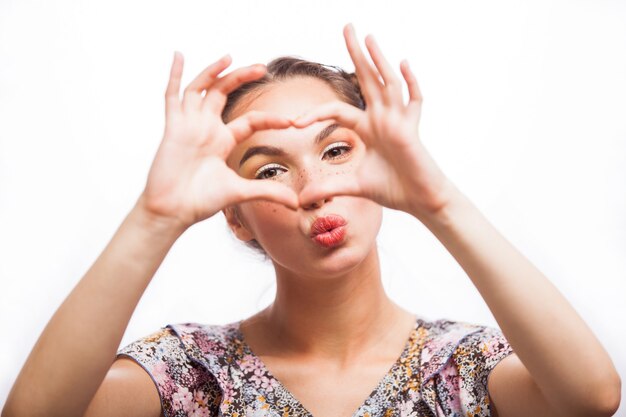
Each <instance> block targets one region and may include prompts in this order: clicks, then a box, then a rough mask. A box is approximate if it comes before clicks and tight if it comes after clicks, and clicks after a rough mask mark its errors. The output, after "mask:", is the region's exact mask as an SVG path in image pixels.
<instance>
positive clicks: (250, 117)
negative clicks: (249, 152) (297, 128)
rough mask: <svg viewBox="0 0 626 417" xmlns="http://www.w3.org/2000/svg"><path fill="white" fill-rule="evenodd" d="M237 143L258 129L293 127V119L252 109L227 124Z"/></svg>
mask: <svg viewBox="0 0 626 417" xmlns="http://www.w3.org/2000/svg"><path fill="white" fill-rule="evenodd" d="M226 126H227V127H228V128H229V129H230V131H231V132H232V134H233V138H235V141H236V142H237V143H240V142H242V141H244V140H245V139H247V138H249V137H250V136H251V135H252V134H253V133H254V132H256V131H258V130H269V129H285V128H288V127H291V119H289V118H287V117H283V116H279V115H276V114H271V113H266V112H262V111H256V110H254V111H250V112H247V113H245V114H243V115H241V116H239V117H237V118H236V119H234V120H231V121H230V122H228V124H227V125H226Z"/></svg>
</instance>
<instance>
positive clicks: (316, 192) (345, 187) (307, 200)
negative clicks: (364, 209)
mask: <svg viewBox="0 0 626 417" xmlns="http://www.w3.org/2000/svg"><path fill="white" fill-rule="evenodd" d="M335 195H352V196H357V197H366V198H367V196H366V195H365V192H364V190H363V188H362V187H361V186H360V184H359V181H358V178H357V176H356V175H353V174H349V175H345V176H342V178H341V181H338V180H337V179H336V178H332V179H327V180H323V181H316V182H311V183H310V184H309V185H307V186H306V187H304V188H303V189H302V190H301V191H300V193H299V194H298V199H299V201H300V205H301V206H306V205H308V204H311V203H312V202H314V201H318V200H321V199H322V198H327V197H332V196H335Z"/></svg>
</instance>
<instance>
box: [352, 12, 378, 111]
mask: <svg viewBox="0 0 626 417" xmlns="http://www.w3.org/2000/svg"><path fill="white" fill-rule="evenodd" d="M343 35H344V38H345V41H346V47H347V48H348V53H349V54H350V58H351V59H352V62H353V63H354V68H355V72H356V74H357V78H358V79H359V84H360V85H361V87H362V91H363V96H364V97H365V100H366V101H367V102H368V104H371V103H372V101H373V100H374V99H378V98H379V97H380V90H381V89H382V83H381V82H380V80H379V79H378V74H377V73H376V70H375V69H374V68H373V67H372V65H371V64H370V63H369V62H368V61H367V58H366V57H365V54H363V51H362V50H361V47H360V46H359V42H358V40H357V38H356V33H355V31H354V26H352V24H351V23H350V24H348V25H346V26H345V27H344V29H343Z"/></svg>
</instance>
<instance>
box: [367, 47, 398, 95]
mask: <svg viewBox="0 0 626 417" xmlns="http://www.w3.org/2000/svg"><path fill="white" fill-rule="evenodd" d="M365 46H366V47H367V50H368V51H369V53H370V56H371V57H372V61H373V62H374V65H376V68H377V69H378V72H380V75H381V76H382V77H383V81H384V82H385V87H388V88H390V89H391V90H392V93H393V94H396V95H398V94H399V95H400V98H402V95H401V93H402V90H401V84H400V82H399V81H400V80H399V79H398V77H396V74H395V73H394V72H393V69H392V68H391V65H389V62H388V61H387V59H386V58H385V56H384V55H383V53H382V51H381V50H380V47H379V46H378V43H377V42H376V40H375V39H374V36H373V35H367V36H366V37H365ZM396 98H397V96H396Z"/></svg>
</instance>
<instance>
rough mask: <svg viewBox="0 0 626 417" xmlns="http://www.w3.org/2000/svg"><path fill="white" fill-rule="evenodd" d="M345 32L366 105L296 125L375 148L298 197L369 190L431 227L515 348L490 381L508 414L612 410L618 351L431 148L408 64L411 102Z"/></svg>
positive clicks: (373, 46)
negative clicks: (343, 133) (318, 126)
mask: <svg viewBox="0 0 626 417" xmlns="http://www.w3.org/2000/svg"><path fill="white" fill-rule="evenodd" d="M344 37H345V40H346V46H347V49H348V52H349V53H350V57H351V59H352V61H353V62H354V66H355V71H356V74H357V78H358V80H359V85H360V86H361V90H362V91H363V96H364V97H365V101H366V102H367V103H368V104H367V107H366V109H365V110H362V109H359V108H357V107H355V106H352V105H350V104H348V103H346V102H342V101H336V102H331V103H325V104H323V105H320V106H319V107H318V108H316V109H313V110H311V111H309V112H307V113H306V114H303V115H300V116H299V117H297V118H296V119H295V120H294V122H293V123H294V125H295V126H296V127H299V128H302V127H305V126H308V125H310V124H311V123H314V122H316V121H319V120H328V119H333V120H336V121H337V122H338V123H340V124H341V125H342V126H345V127H348V128H350V129H353V130H354V132H355V133H356V134H357V135H358V136H359V138H360V139H361V140H362V141H363V143H364V144H365V145H366V148H367V152H366V155H365V157H364V158H363V159H362V160H361V163H360V165H359V166H358V167H357V168H356V169H355V170H354V172H348V173H347V174H345V176H344V178H343V181H331V180H330V179H329V180H327V181H321V182H319V183H311V184H309V185H307V187H305V188H304V189H303V190H301V191H300V194H299V198H300V204H301V205H303V206H304V205H306V204H310V202H313V201H317V200H319V199H321V198H325V197H328V196H333V195H354V196H359V197H365V198H369V199H371V200H373V201H376V202H378V203H379V204H381V205H383V206H385V207H389V208H391V209H395V210H402V211H405V212H407V213H409V214H411V215H413V216H414V217H416V218H417V219H418V220H420V221H421V222H422V223H424V225H425V226H426V227H428V228H429V229H430V231H431V232H432V233H433V234H434V235H435V236H436V237H437V238H438V239H439V241H440V242H441V243H443V245H444V246H445V247H446V249H448V251H449V252H450V253H451V254H452V256H453V257H454V258H455V259H456V260H457V261H458V262H459V264H460V265H461V267H462V268H463V269H464V270H465V271H466V272H467V274H468V275H469V277H470V279H471V280H472V282H473V283H474V285H475V286H476V288H477V289H478V291H479V292H480V294H481V295H482V296H483V298H484V299H485V302H486V303H487V306H488V307H489V308H490V310H491V311H492V313H493V314H494V316H495V318H496V321H497V322H498V324H499V325H500V327H501V330H502V333H503V334H504V335H505V336H506V338H507V340H508V341H509V343H510V345H511V346H512V348H513V350H514V351H515V354H512V355H510V357H507V358H505V359H503V360H502V361H501V363H498V365H496V368H494V370H493V375H492V376H493V378H491V379H490V381H489V382H490V383H491V385H490V387H491V388H492V391H493V392H492V394H493V400H494V403H496V404H497V408H498V412H499V414H500V416H501V417H502V416H505V417H508V416H514V415H521V416H526V415H532V416H536V415H544V416H553V415H554V414H556V413H557V412H558V413H562V414H563V415H567V416H605V415H610V414H611V413H612V412H614V410H615V409H616V408H617V406H618V404H619V400H620V384H621V382H620V378H619V375H618V374H617V372H616V370H615V367H614V366H613V363H612V361H611V359H610V357H609V356H608V354H607V353H606V351H605V350H604V348H603V347H602V346H601V344H600V343H599V341H598V340H597V339H596V337H595V336H594V335H593V333H592V332H591V330H590V329H589V327H588V326H587V325H586V324H585V322H584V321H583V320H582V319H581V318H580V316H579V315H578V314H577V313H576V311H575V310H574V309H573V308H572V306H571V305H570V304H569V303H568V302H567V301H566V300H565V298H564V297H563V296H562V295H561V294H560V293H559V291H558V290H557V289H556V288H555V287H554V286H553V285H552V284H551V283H550V282H549V281H548V280H547V279H546V278H545V277H544V276H543V275H542V274H541V272H539V271H538V270H537V269H536V268H535V267H534V266H533V265H532V264H531V263H530V262H529V261H528V260H527V259H526V258H525V257H524V256H522V255H521V254H520V253H519V252H518V251H517V250H516V249H515V248H514V247H513V246H512V245H511V244H510V243H509V242H508V241H507V240H506V239H505V238H504V237H503V236H502V235H500V234H499V233H498V231H497V230H495V228H494V227H493V226H492V225H491V224H490V223H489V222H488V221H487V220H486V219H485V218H484V217H483V216H482V214H481V213H480V212H479V211H478V210H477V209H476V207H475V206H474V205H473V204H472V203H471V202H470V201H469V200H468V199H467V198H466V197H465V196H464V195H463V194H462V193H461V192H460V191H459V190H458V189H457V188H456V187H455V186H454V185H453V184H452V183H451V182H450V181H449V179H448V178H447V177H446V176H445V174H444V173H443V172H442V170H441V169H440V168H439V166H438V165H437V164H436V162H435V161H434V160H433V158H432V157H431V156H430V154H429V153H428V152H427V150H426V148H425V147H424V146H423V144H422V142H421V139H420V137H419V131H418V130H419V129H418V126H419V121H420V117H421V108H422V102H423V98H422V94H421V91H420V88H419V85H418V83H417V79H416V77H415V75H414V74H413V72H412V71H411V69H410V68H409V65H408V62H406V61H403V62H401V63H400V72H401V73H402V76H403V78H404V80H405V81H406V85H407V88H408V91H409V101H408V103H405V100H404V98H403V96H402V84H401V82H400V80H399V79H398V77H397V76H396V75H395V73H394V72H393V69H392V68H391V66H390V64H389V62H388V61H387V60H386V59H385V57H384V56H383V54H382V52H381V50H380V48H379V46H378V44H377V43H376V42H375V40H374V38H373V36H371V35H368V36H366V38H365V45H366V47H367V49H368V51H369V54H370V56H371V58H372V61H373V63H374V66H372V65H371V64H370V63H369V62H368V60H367V58H366V57H365V54H364V53H363V51H362V50H361V47H360V46H359V43H358V40H357V38H356V34H355V31H354V27H353V26H352V25H346V26H345V27H344ZM572 364H575V366H572ZM520 393H522V396H524V398H520V397H519V394H520ZM550 408H551V410H553V411H550ZM554 410H556V412H555V411H554Z"/></svg>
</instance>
